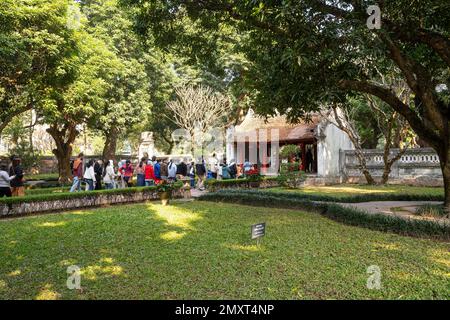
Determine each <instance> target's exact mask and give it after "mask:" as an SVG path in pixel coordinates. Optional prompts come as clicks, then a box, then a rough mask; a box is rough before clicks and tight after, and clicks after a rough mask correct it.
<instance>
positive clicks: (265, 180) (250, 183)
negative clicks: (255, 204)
mask: <svg viewBox="0 0 450 320" xmlns="http://www.w3.org/2000/svg"><path fill="white" fill-rule="evenodd" d="M205 186H206V189H208V191H212V192H215V191H217V190H222V189H252V188H273V187H278V186H279V180H278V177H260V178H259V179H250V178H241V179H225V180H216V179H208V180H206V181H205Z"/></svg>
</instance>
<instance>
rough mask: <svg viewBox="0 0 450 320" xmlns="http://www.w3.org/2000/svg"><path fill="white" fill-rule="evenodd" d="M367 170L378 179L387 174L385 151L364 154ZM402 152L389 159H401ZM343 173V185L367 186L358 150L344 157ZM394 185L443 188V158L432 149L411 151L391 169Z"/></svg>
mask: <svg viewBox="0 0 450 320" xmlns="http://www.w3.org/2000/svg"><path fill="white" fill-rule="evenodd" d="M363 152H364V156H365V158H366V162H367V168H368V169H369V171H370V173H371V174H372V176H373V177H374V178H375V179H379V178H380V177H381V176H382V174H383V170H384V161H383V154H384V151H383V150H364V151H363ZM398 152H399V150H398V149H391V151H390V155H389V157H390V158H392V157H394V156H395V155H397V154H398ZM340 171H341V176H342V177H343V182H363V181H364V176H362V174H361V171H360V170H359V161H358V158H357V156H356V152H355V151H354V150H345V151H341V153H340ZM389 179H390V182H392V183H406V184H412V185H430V186H441V185H443V181H442V172H441V167H440V164H439V157H438V155H437V154H436V152H435V151H434V150H433V149H431V148H419V149H408V150H407V151H406V152H405V154H404V155H402V156H401V158H400V159H399V160H398V161H396V162H395V163H394V164H393V165H392V168H391V173H390V175H389Z"/></svg>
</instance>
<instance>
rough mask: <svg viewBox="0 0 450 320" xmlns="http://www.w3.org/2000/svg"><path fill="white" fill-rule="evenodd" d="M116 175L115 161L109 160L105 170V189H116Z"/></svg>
mask: <svg viewBox="0 0 450 320" xmlns="http://www.w3.org/2000/svg"><path fill="white" fill-rule="evenodd" d="M116 177H117V175H116V173H115V172H114V161H113V160H109V161H108V163H107V164H106V168H105V176H104V178H103V182H104V183H105V189H107V190H110V189H115V188H116V180H115V179H116Z"/></svg>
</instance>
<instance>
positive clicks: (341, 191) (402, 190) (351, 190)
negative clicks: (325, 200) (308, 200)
mask: <svg viewBox="0 0 450 320" xmlns="http://www.w3.org/2000/svg"><path fill="white" fill-rule="evenodd" d="M266 190H267V191H273V192H280V191H282V192H285V191H289V192H295V193H305V194H313V195H327V196H334V197H342V196H355V195H369V194H383V193H385V194H410V195H438V196H439V195H444V188H441V187H415V186H406V185H386V186H370V185H358V184H342V185H336V186H305V187H302V188H299V189H288V188H270V189H266Z"/></svg>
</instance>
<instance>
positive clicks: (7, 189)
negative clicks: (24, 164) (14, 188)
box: [0, 165, 16, 198]
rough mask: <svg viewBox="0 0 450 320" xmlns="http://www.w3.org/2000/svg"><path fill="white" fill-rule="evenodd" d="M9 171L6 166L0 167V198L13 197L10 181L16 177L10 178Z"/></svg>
mask: <svg viewBox="0 0 450 320" xmlns="http://www.w3.org/2000/svg"><path fill="white" fill-rule="evenodd" d="M7 170H8V168H7V167H6V166H5V165H2V166H0V198H3V197H12V193H11V184H10V181H11V180H13V179H14V178H15V177H16V176H12V177H10V176H9V174H8V171H7Z"/></svg>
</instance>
